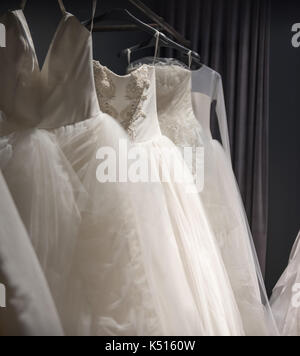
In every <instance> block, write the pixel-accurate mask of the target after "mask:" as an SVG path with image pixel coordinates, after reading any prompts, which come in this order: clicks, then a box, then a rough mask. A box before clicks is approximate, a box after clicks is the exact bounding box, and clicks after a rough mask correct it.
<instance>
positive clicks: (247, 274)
mask: <svg viewBox="0 0 300 356" xmlns="http://www.w3.org/2000/svg"><path fill="white" fill-rule="evenodd" d="M204 147H205V163H204V167H205V183H204V190H203V192H202V193H201V197H202V199H203V203H204V205H205V209H206V211H207V212H208V215H209V220H210V223H211V226H212V228H213V230H214V233H215V236H216V237H217V241H218V245H219V246H220V248H221V253H222V257H223V260H224V264H225V266H226V269H227V272H228V275H229V278H230V281H231V285H232V287H233V290H234V293H235V297H236V300H237V304H238V307H239V310H240V312H241V316H242V319H243V324H244V327H245V330H246V333H247V335H249V336H256V335H257V336H263V335H265V336H267V335H277V333H278V331H277V327H276V325H275V322H274V319H273V316H272V312H271V310H270V307H269V303H268V299H267V297H266V292H265V288H264V281H263V279H262V277H261V274H260V269H259V263H258V260H257V257H256V254H254V253H253V251H255V247H254V245H253V246H252V245H251V241H252V238H251V232H250V229H249V225H248V223H247V216H246V213H245V209H244V207H243V203H242V200H241V197H240V193H239V190H238V186H237V183H236V179H235V177H234V174H233V171H232V168H231V164H230V162H229V161H228V158H227V156H226V154H225V151H224V149H223V147H222V146H221V145H220V144H219V142H217V141H214V140H212V141H210V142H209V143H208V142H207V143H206V144H205V146H204Z"/></svg>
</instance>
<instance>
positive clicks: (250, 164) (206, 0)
mask: <svg viewBox="0 0 300 356" xmlns="http://www.w3.org/2000/svg"><path fill="white" fill-rule="evenodd" d="M159 11H160V15H162V17H164V18H165V19H166V20H167V21H168V22H169V23H170V24H171V25H172V26H174V27H175V28H176V29H177V30H178V31H179V32H181V33H182V34H184V36H185V37H186V38H187V39H189V40H191V41H192V46H193V49H194V50H196V51H197V52H199V53H200V55H201V57H202V62H203V63H204V64H206V65H208V66H210V67H211V68H213V69H215V70H216V71H218V72H219V73H220V74H221V75H222V77H223V82H224V91H225V97H226V105H227V113H228V123H229V133H230V139H231V150H232V158H233V166H234V170H235V173H236V177H237V180H238V183H239V186H240V190H241V193H242V197H243V200H244V203H245V206H246V211H247V214H248V218H249V221H250V225H251V228H252V232H253V237H254V242H255V245H256V248H257V252H258V256H259V260H260V263H261V267H262V270H263V273H265V265H266V251H267V226H268V182H269V181H268V173H269V172H268V141H269V137H268V120H269V51H270V1H269V0H163V1H161V2H160V9H159ZM213 121H214V120H213Z"/></svg>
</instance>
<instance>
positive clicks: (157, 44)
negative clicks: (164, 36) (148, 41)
mask: <svg viewBox="0 0 300 356" xmlns="http://www.w3.org/2000/svg"><path fill="white" fill-rule="evenodd" d="M154 37H155V38H156V43H155V53H154V64H155V62H156V60H157V56H158V49H159V39H160V32H159V31H156V33H155V35H154Z"/></svg>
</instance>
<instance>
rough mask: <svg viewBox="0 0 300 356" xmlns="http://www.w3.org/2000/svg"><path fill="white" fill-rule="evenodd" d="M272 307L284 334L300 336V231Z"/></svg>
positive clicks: (273, 296) (274, 292)
mask: <svg viewBox="0 0 300 356" xmlns="http://www.w3.org/2000/svg"><path fill="white" fill-rule="evenodd" d="M271 307H272V310H273V313H274V316H275V320H276V322H277V324H278V327H279V331H280V334H281V335H282V336H300V313H299V307H300V233H299V235H298V237H297V239H296V242H295V244H294V247H293V250H292V252H291V256H290V260H289V264H288V266H287V268H286V270H285V271H284V273H283V275H282V276H281V278H280V279H279V281H278V283H277V285H276V286H275V288H274V290H273V295H272V298H271Z"/></svg>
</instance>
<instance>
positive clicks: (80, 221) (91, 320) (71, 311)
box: [0, 0, 202, 336]
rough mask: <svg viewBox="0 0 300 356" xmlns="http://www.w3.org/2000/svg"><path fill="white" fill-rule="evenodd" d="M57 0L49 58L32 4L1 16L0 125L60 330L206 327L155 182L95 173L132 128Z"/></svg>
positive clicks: (12, 186)
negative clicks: (122, 120) (29, 14)
mask: <svg viewBox="0 0 300 356" xmlns="http://www.w3.org/2000/svg"><path fill="white" fill-rule="evenodd" d="M59 4H60V7H61V9H62V12H63V16H62V19H61V22H60V24H59V26H58V28H57V31H56V33H55V36H54V38H53V41H52V43H51V45H50V48H49V51H48V55H47V57H46V60H45V64H44V65H43V67H42V68H40V67H39V64H38V60H37V57H36V52H35V49H34V45H33V40H32V37H31V33H30V30H29V28H28V24H27V21H26V18H25V16H24V12H23V11H22V10H17V11H10V12H8V13H6V14H5V15H4V16H3V17H2V18H1V22H2V23H4V24H5V26H6V29H7V43H8V44H9V45H8V46H7V48H6V49H5V50H3V51H2V50H1V54H0V77H1V80H2V84H3V85H1V87H0V111H1V112H2V116H3V117H2V120H1V126H0V136H1V149H3V152H6V153H9V157H8V156H7V154H5V155H4V156H5V158H3V163H5V167H4V168H3V173H4V176H5V178H6V181H7V185H8V188H9V190H10V192H11V194H12V196H13V198H14V201H15V203H16V207H17V209H18V211H19V213H20V216H21V218H22V220H23V222H24V225H25V227H26V229H27V232H28V235H29V238H30V240H31V243H32V245H33V247H34V250H35V252H36V255H37V257H38V259H39V262H40V264H41V266H42V268H43V271H44V273H45V275H46V278H47V282H48V284H49V286H50V290H51V293H52V296H53V299H54V301H55V305H56V308H57V310H58V313H59V317H60V319H61V323H62V326H63V329H64V331H65V333H66V334H67V335H97V336H98V335H108V336H122V335H124V336H129V335H186V336H187V335H198V334H200V333H201V331H202V329H201V323H200V321H199V319H198V318H197V308H196V305H195V302H194V298H193V295H192V292H191V290H190V286H189V284H188V282H187V280H186V276H185V271H184V266H183V265H182V262H181V259H180V253H179V251H178V247H177V246H176V245H175V244H174V243H173V238H172V234H173V231H172V229H170V227H169V225H168V223H165V222H164V217H165V216H168V212H167V211H166V209H165V203H164V197H163V195H162V194H161V191H160V190H159V189H158V188H159V187H158V188H157V189H154V190H152V189H151V187H149V188H148V187H143V186H140V185H138V184H137V185H131V184H127V183H122V184H120V183H118V182H117V183H107V184H101V183H100V182H99V181H98V180H97V178H96V173H97V170H98V166H99V164H100V162H101V159H100V158H99V157H98V150H99V149H100V148H109V149H110V150H111V151H113V152H115V153H116V154H117V155H118V152H119V144H120V140H123V141H125V142H127V141H128V138H127V135H126V134H125V132H124V130H123V129H121V127H120V126H119V125H118V124H117V123H116V122H115V121H114V120H113V119H112V118H111V117H109V116H108V115H106V114H103V113H102V112H101V111H100V108H99V104H98V99H97V95H96V91H95V84H94V73H93V62H92V55H93V53H92V36H91V32H89V31H88V30H87V29H86V28H85V27H84V26H82V25H81V23H80V22H79V21H78V19H77V18H76V17H75V16H73V15H72V14H70V13H68V12H66V10H65V8H64V6H63V3H62V1H61V0H59ZM95 5H96V1H94V10H95ZM94 13H95V11H94ZM1 160H2V159H1ZM125 160H126V157H125ZM4 161H5V162H4ZM145 200H146V201H147V200H148V201H149V204H148V205H147V204H145ZM152 200H154V201H155V202H156V203H155V204H154V203H152V204H151V201H152ZM155 209H156V210H155ZM170 230H171V231H170ZM160 239H163V241H160ZM162 256H163V257H162ZM16 283H18V281H17V280H16ZM29 287H30V286H29ZM24 309H26V310H28V312H29V311H30V306H24ZM44 312H45V313H47V309H45V310H44ZM38 326H39V324H38V323H37V324H36V326H35V327H38ZM41 330H42V329H41ZM49 330H50V325H49Z"/></svg>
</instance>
